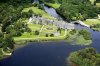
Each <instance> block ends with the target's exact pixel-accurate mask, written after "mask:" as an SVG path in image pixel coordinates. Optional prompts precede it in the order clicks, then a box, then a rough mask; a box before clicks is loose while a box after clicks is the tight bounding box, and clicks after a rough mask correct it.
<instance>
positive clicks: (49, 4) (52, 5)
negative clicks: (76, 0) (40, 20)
mask: <svg viewBox="0 0 100 66" xmlns="http://www.w3.org/2000/svg"><path fill="white" fill-rule="evenodd" d="M45 4H46V5H47V6H49V7H52V8H54V9H57V8H59V7H60V5H61V4H57V3H55V4H53V3H45Z"/></svg>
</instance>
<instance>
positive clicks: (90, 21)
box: [84, 19, 100, 26]
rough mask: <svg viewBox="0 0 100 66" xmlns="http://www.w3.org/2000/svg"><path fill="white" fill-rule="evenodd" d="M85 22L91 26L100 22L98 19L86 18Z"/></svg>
mask: <svg viewBox="0 0 100 66" xmlns="http://www.w3.org/2000/svg"><path fill="white" fill-rule="evenodd" d="M84 22H85V23H86V24H88V25H90V26H92V25H96V24H100V19H87V20H86V21H84Z"/></svg>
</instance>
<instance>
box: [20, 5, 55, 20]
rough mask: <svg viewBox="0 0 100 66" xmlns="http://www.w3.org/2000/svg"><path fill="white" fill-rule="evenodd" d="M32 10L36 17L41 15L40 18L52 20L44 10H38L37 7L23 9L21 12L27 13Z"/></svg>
mask: <svg viewBox="0 0 100 66" xmlns="http://www.w3.org/2000/svg"><path fill="white" fill-rule="evenodd" d="M30 9H31V10H32V11H33V13H34V14H36V15H42V17H44V18H49V19H53V17H52V16H51V15H49V14H48V13H46V12H45V11H44V10H41V9H39V8H38V7H34V6H32V7H28V8H24V9H23V10H22V12H28V11H29V10H30Z"/></svg>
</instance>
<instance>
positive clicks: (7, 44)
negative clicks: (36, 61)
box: [3, 34, 14, 49]
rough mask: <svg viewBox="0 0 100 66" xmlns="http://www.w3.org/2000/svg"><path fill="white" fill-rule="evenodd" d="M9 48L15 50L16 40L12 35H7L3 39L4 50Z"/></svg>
mask: <svg viewBox="0 0 100 66" xmlns="http://www.w3.org/2000/svg"><path fill="white" fill-rule="evenodd" d="M7 47H9V48H10V49H13V48H14V40H13V38H12V36H11V35H10V34H5V36H4V38H3V48H7Z"/></svg>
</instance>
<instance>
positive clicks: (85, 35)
mask: <svg viewBox="0 0 100 66" xmlns="http://www.w3.org/2000/svg"><path fill="white" fill-rule="evenodd" d="M79 34H80V35H83V37H84V39H86V40H91V33H90V32H88V31H87V30H80V31H79Z"/></svg>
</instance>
